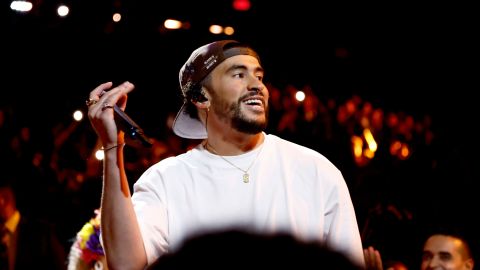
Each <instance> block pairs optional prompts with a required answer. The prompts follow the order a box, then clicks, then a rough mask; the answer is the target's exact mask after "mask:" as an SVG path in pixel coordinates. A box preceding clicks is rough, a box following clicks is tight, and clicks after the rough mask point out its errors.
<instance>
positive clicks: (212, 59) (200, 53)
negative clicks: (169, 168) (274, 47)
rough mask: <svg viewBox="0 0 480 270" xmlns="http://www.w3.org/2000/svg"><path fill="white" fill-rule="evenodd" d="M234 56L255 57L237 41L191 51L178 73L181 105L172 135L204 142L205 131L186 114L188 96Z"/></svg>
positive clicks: (207, 45)
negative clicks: (221, 64) (225, 61)
mask: <svg viewBox="0 0 480 270" xmlns="http://www.w3.org/2000/svg"><path fill="white" fill-rule="evenodd" d="M235 55H251V56H254V57H255V58H257V59H258V60H259V61H260V58H259V57H258V54H257V53H256V52H255V51H254V50H253V49H251V48H250V47H248V46H247V45H245V44H242V43H240V42H238V41H236V40H220V41H215V42H212V43H209V44H206V45H203V46H201V47H200V48H198V49H196V50H194V51H193V52H192V54H191V55H190V57H189V58H188V60H187V62H186V63H185V64H184V65H183V66H182V68H181V69H180V72H179V74H178V77H179V81H180V88H181V90H182V94H183V97H184V99H185V100H184V103H183V105H182V107H181V108H180V111H179V112H178V113H177V116H176V117H175V120H174V121H173V127H172V128H173V132H174V133H175V134H177V135H178V136H180V137H183V138H187V139H205V138H207V131H206V128H205V126H204V125H203V123H202V122H201V121H200V120H199V119H198V118H192V117H190V115H189V114H188V113H187V112H186V106H187V103H188V102H190V101H189V100H188V97H189V96H191V95H190V94H191V92H192V91H200V86H201V85H200V83H201V82H202V80H203V79H205V77H207V76H208V74H210V72H212V70H213V69H215V67H217V66H218V65H219V64H220V63H222V62H223V61H224V60H225V59H228V58H230V57H232V56H235Z"/></svg>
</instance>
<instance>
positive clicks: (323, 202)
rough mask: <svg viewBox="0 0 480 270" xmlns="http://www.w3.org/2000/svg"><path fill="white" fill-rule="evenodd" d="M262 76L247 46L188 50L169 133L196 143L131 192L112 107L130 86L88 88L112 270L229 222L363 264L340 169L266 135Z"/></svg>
mask: <svg viewBox="0 0 480 270" xmlns="http://www.w3.org/2000/svg"><path fill="white" fill-rule="evenodd" d="M263 77H264V70H263V68H262V65H261V63H260V58H259V56H258V55H257V53H256V52H255V51H254V50H253V49H252V48H250V47H248V46H247V45H245V44H241V43H239V42H237V41H234V40H220V41H216V42H212V43H209V44H206V45H203V46H201V47H199V48H198V49H196V50H194V51H193V52H192V54H191V56H190V57H189V59H188V60H187V62H186V63H185V64H184V65H183V66H182V68H181V69H180V72H179V80H180V88H181V90H182V94H183V96H184V104H183V106H182V108H181V109H180V111H179V112H178V114H177V117H176V119H175V121H174V123H173V131H174V132H175V134H177V135H178V136H180V137H183V138H187V139H200V140H201V142H200V143H199V144H198V145H197V146H196V147H194V148H192V149H191V150H188V151H187V152H185V153H183V154H180V155H178V156H175V157H169V158H166V159H163V160H161V161H160V162H158V163H157V164H154V165H153V166H151V167H150V168H148V169H147V170H146V171H145V172H144V173H143V174H142V176H141V177H140V178H139V179H138V180H137V181H136V182H135V184H134V186H133V189H134V191H133V194H132V195H131V196H130V190H129V185H128V181H127V178H126V172H125V170H124V165H123V151H122V149H123V146H124V145H125V143H124V139H125V138H124V134H123V132H121V131H119V129H118V128H117V125H116V124H115V121H114V111H113V106H112V105H114V104H116V105H118V106H119V107H120V108H121V109H123V110H125V108H126V101H127V94H128V93H129V92H131V91H132V90H133V89H134V85H133V84H132V83H130V82H124V83H123V84H120V85H118V86H115V87H114V86H113V84H112V83H111V82H107V83H103V84H100V85H99V86H98V87H96V88H95V89H94V90H93V91H91V92H90V95H89V99H88V100H87V105H88V107H89V110H88V116H89V119H90V121H91V124H92V126H93V128H94V129H95V131H96V133H97V134H98V136H99V137H100V140H101V142H102V144H103V147H104V152H105V158H104V180H103V192H102V203H101V228H102V230H101V231H102V241H103V246H104V250H105V254H106V259H107V263H108V266H109V268H110V269H142V268H145V267H147V266H148V265H151V264H152V263H154V262H155V261H156V260H157V259H159V258H160V257H161V256H162V255H164V254H166V253H169V252H174V251H175V250H177V249H178V248H179V247H180V246H181V245H182V243H183V242H184V241H185V240H186V239H187V238H188V237H190V236H192V235H199V234H203V233H210V232H213V231H215V230H225V229H234V228H237V229H241V230H244V231H250V232H256V233H263V234H266V235H268V234H278V233H288V234H291V235H293V236H295V237H296V238H297V239H299V240H303V241H318V242H321V243H323V244H325V245H327V246H329V247H331V248H332V249H333V250H336V251H339V252H341V253H342V254H345V255H346V256H347V257H348V258H349V259H351V260H352V261H353V262H355V263H356V264H358V265H360V266H363V265H364V257H363V249H362V242H361V238H360V233H359V229H358V224H357V220H356V215H355V211H354V207H353V203H352V200H351V197H350V193H349V190H348V187H347V185H346V182H345V180H344V178H343V175H342V173H341V172H340V171H339V170H338V169H337V168H336V167H335V166H334V164H332V163H331V162H330V161H329V160H328V159H327V158H325V157H324V156H323V155H321V154H320V153H318V152H316V151H314V150H312V149H308V148H306V147H303V146H301V145H298V144H295V143H293V142H289V141H286V140H284V139H281V138H279V137H277V136H275V135H273V134H266V133H265V131H264V130H265V128H266V126H267V122H268V99H269V92H268V89H267V88H266V86H265V84H264V82H263Z"/></svg>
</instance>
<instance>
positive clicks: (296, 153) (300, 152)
mask: <svg viewBox="0 0 480 270" xmlns="http://www.w3.org/2000/svg"><path fill="white" fill-rule="evenodd" d="M267 138H268V139H267V140H268V142H269V144H271V145H272V146H273V149H275V151H280V152H282V154H283V156H287V157H291V158H294V159H296V160H299V161H300V160H302V161H305V159H307V160H312V161H320V162H322V163H328V164H329V165H333V163H332V162H331V161H330V160H329V159H328V158H327V157H325V156H324V155H323V154H321V153H320V152H318V151H317V150H315V149H312V148H309V147H307V146H304V145H302V144H301V143H297V142H293V141H289V140H286V139H284V138H281V137H279V136H277V135H274V134H268V135H267Z"/></svg>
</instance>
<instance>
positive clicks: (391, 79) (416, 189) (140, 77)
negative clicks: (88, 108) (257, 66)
mask: <svg viewBox="0 0 480 270" xmlns="http://www.w3.org/2000/svg"><path fill="white" fill-rule="evenodd" d="M98 2H101V3H98ZM152 2H153V3H152ZM152 2H150V1H133V0H128V1H127V0H124V1H121V2H120V1H72V2H71V13H70V15H69V16H68V17H67V18H63V19H61V18H57V17H56V15H55V7H56V5H57V4H58V3H57V2H56V1H37V2H34V3H37V4H38V5H37V6H36V7H35V8H34V10H32V12H31V13H30V14H16V13H14V12H12V11H10V10H9V8H8V4H9V3H6V2H5V3H2V14H1V22H2V25H1V27H2V28H1V31H2V32H1V34H2V37H1V40H2V41H1V43H2V48H3V49H2V50H3V54H2V60H1V63H0V65H1V66H2V69H1V71H0V72H1V73H0V74H1V76H2V86H1V88H2V91H1V95H0V105H2V106H6V107H8V108H11V109H12V110H14V111H15V117H16V118H17V119H16V121H18V122H22V123H27V124H29V125H32V126H40V127H41V126H45V128H46V129H49V128H50V127H51V126H52V125H54V124H55V123H57V122H59V121H69V119H70V117H71V113H72V112H73V110H75V109H82V110H85V104H84V102H85V99H86V97H88V93H89V91H91V89H93V88H94V87H95V86H97V85H98V84H100V83H102V82H105V81H113V82H115V83H120V82H122V81H125V80H129V81H130V82H132V83H134V84H135V85H136V90H135V91H134V92H132V93H131V94H130V95H129V103H128V107H127V113H128V114H129V115H130V116H131V117H132V118H134V119H136V120H137V122H138V123H139V124H141V126H142V127H143V128H144V130H145V132H146V133H147V134H152V135H154V134H158V133H159V132H161V131H162V130H164V128H163V126H164V125H165V124H164V122H163V120H161V119H164V118H165V117H166V116H167V115H168V114H170V113H172V112H176V111H177V110H178V108H179V106H180V105H181V103H182V99H181V96H180V91H179V87H178V70H179V69H180V67H181V66H182V65H183V63H184V62H185V60H186V59H187V58H188V56H189V55H190V53H191V51H192V50H193V49H195V48H197V47H199V46H200V45H203V44H205V43H208V42H211V41H213V40H216V39H223V38H233V39H238V40H241V41H243V42H246V43H249V44H251V45H252V46H253V47H254V48H256V49H257V51H258V52H259V54H260V56H261V57H262V62H263V65H264V67H265V69H266V77H265V80H266V81H267V82H270V83H272V84H273V85H275V86H276V87H278V88H280V89H283V88H285V87H286V86H287V85H294V86H296V87H298V88H302V87H304V86H306V85H310V86H312V88H313V89H314V91H315V94H316V95H318V96H319V97H320V98H330V97H333V98H335V99H337V100H345V99H346V98H348V97H351V96H352V95H353V94H357V95H360V96H361V97H362V98H364V99H365V100H369V101H371V102H372V103H373V105H374V106H375V107H382V108H384V109H385V110H389V111H403V112H406V113H408V114H411V115H413V116H415V117H418V118H421V117H423V116H424V115H431V116H432V119H433V125H432V128H433V129H434V133H435V144H436V147H435V151H432V152H431V153H429V155H431V156H432V159H434V160H435V168H436V169H435V170H434V171H430V169H431V168H430V167H422V166H423V164H416V166H418V168H419V169H418V168H417V167H414V168H415V169H413V170H412V169H410V170H405V171H402V170H400V171H390V172H389V174H390V175H391V174H395V175H396V180H397V184H398V182H400V183H404V185H399V187H400V188H398V189H394V191H393V192H392V191H391V190H392V189H389V190H390V191H389V192H392V193H388V192H386V191H385V192H382V189H381V187H382V186H383V185H388V183H387V184H386V183H382V184H379V185H378V187H377V188H378V190H375V191H371V193H372V194H374V193H375V192H378V193H383V194H382V196H386V197H388V196H393V197H399V198H402V197H406V198H408V197H413V198H415V200H410V201H409V204H408V207H410V208H417V209H415V210H419V209H420V210H421V211H419V212H420V213H421V214H422V216H421V217H420V218H419V219H420V221H421V222H423V223H435V222H436V221H443V222H445V221H448V222H450V223H456V224H462V225H465V226H466V227H468V228H469V229H472V230H473V228H476V227H477V226H478V222H476V221H474V218H476V217H475V216H476V213H478V210H477V209H478V208H477V205H479V204H478V203H479V202H478V197H479V196H478V195H479V194H478V188H477V181H479V180H480V179H479V173H478V170H477V168H478V164H480V159H479V157H478V150H480V149H479V143H478V139H477V136H476V132H475V130H476V129H477V127H476V125H477V124H478V120H477V116H478V113H477V112H476V109H477V102H478V101H477V98H476V96H477V95H478V93H477V92H478V90H479V89H480V88H479V84H478V77H479V76H478V74H479V73H478V71H479V70H478V63H479V62H478V48H479V46H478V45H479V44H478V42H477V41H476V40H477V38H478V25H480V23H479V22H478V20H479V19H478V15H477V14H474V11H475V9H474V8H473V7H472V6H470V5H465V4H463V3H456V4H452V3H449V4H448V5H446V4H445V5H441V4H439V3H431V4H427V3H423V4H419V3H411V4H410V3H404V2H398V3H388V4H386V3H368V4H365V3H362V4H358V3H357V4H353V3H347V2H343V1H340V2H338V1H337V2H335V3H334V4H333V3H330V2H324V1H322V3H318V1H305V0H298V1H292V2H287V1H258V0H257V1H254V0H251V3H252V7H251V9H250V10H249V11H245V12H239V11H234V10H233V9H232V7H231V1H230V0H223V1H220V0H213V1H173V2H168V3H167V2H166V1H152ZM144 5H145V6H144ZM147 5H148V6H147ZM115 11H120V12H122V15H123V18H122V21H121V22H119V23H112V22H111V21H110V18H111V14H112V13H113V12H115ZM168 17H176V18H178V19H182V20H188V21H190V24H191V27H190V29H182V30H178V31H173V32H167V31H160V28H161V25H162V24H163V21H164V20H165V19H166V18H168ZM212 23H219V24H225V25H231V26H233V27H234V28H235V30H236V32H235V34H234V35H233V36H230V37H227V36H224V35H218V36H216V35H212V34H209V33H208V31H207V28H208V26H209V25H210V24H212ZM295 23H297V24H295ZM297 25H298V26H297ZM300 27H303V28H300ZM85 128H88V125H85ZM92 133H93V131H92ZM301 136H302V134H299V136H298V139H297V140H295V141H296V142H298V143H300V142H301ZM337 164H338V165H339V167H340V168H341V169H342V162H341V161H339V162H338V163H337ZM349 173H351V174H364V175H367V176H366V177H367V178H368V175H371V176H372V178H374V181H381V180H382V177H384V175H382V174H378V173H375V172H363V171H360V170H359V171H358V172H357V171H353V172H346V175H347V176H350V175H349ZM389 177H390V176H389ZM395 190H396V191H397V192H395ZM369 192H370V191H369V190H353V191H352V193H353V194H354V195H357V194H358V193H363V194H362V196H365V197H366V198H368V196H369V195H370V193H369ZM372 196H373V195H372ZM360 197H361V196H360ZM359 211H360V212H361V211H362V209H360V210H359ZM475 235H476V236H475V237H477V238H476V239H477V240H478V234H475ZM391 245H394V244H393V243H391ZM401 248H405V247H404V246H401ZM406 248H409V247H406Z"/></svg>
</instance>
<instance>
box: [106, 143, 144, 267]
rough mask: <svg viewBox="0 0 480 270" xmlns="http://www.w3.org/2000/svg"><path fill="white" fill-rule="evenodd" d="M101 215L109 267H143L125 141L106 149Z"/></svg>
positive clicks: (140, 241)
mask: <svg viewBox="0 0 480 270" xmlns="http://www.w3.org/2000/svg"><path fill="white" fill-rule="evenodd" d="M100 217H101V229H102V241H103V246H104V249H105V256H106V259H107V263H108V267H109V269H144V268H145V266H146V265H147V256H146V253H145V249H144V246H143V240H142V236H141V233H140V228H139V226H138V221H137V218H136V215H135V212H134V209H133V204H132V201H131V196H130V190H129V187H128V181H127V177H126V174H125V170H124V167H123V144H122V145H120V146H119V147H116V148H113V149H111V150H108V151H106V152H105V159H104V180H103V192H102V202H101V216H100Z"/></svg>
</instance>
